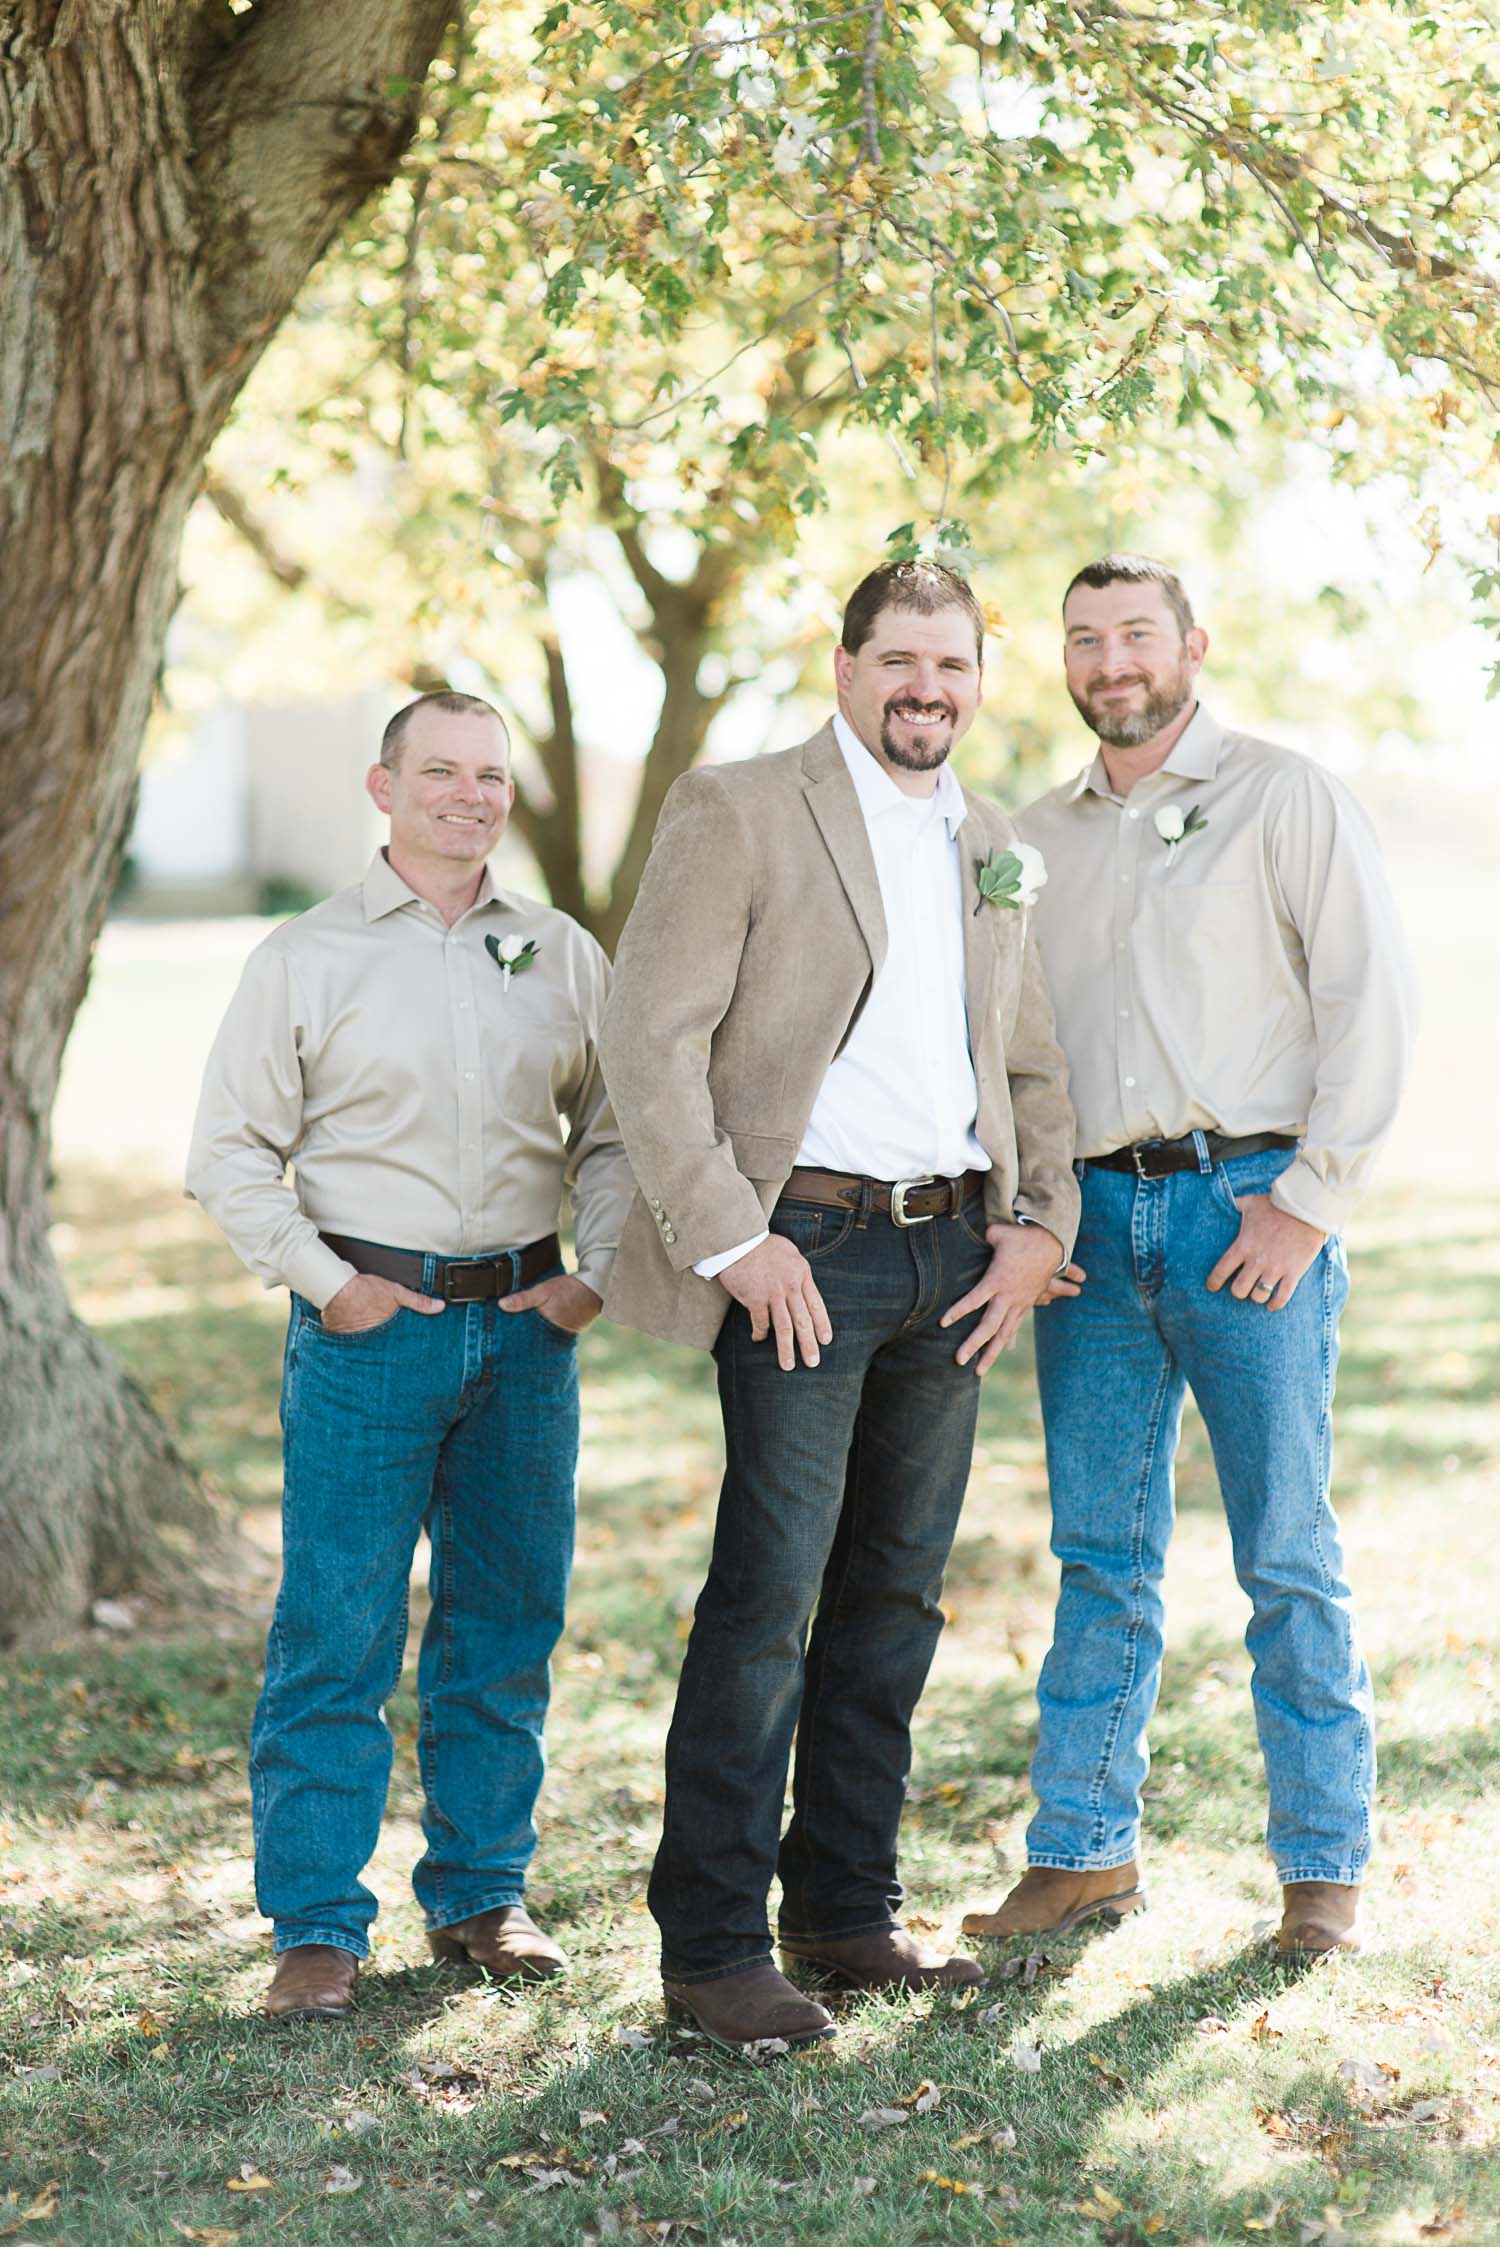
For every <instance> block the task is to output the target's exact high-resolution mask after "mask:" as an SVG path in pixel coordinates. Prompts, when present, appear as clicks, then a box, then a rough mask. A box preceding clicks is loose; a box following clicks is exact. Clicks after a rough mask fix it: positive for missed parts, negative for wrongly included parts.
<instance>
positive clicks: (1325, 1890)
mask: <svg viewBox="0 0 1500 2247" xmlns="http://www.w3.org/2000/svg"><path fill="white" fill-rule="evenodd" d="M1358 1922H1359V1883H1358V1882H1357V1881H1355V1882H1352V1883H1350V1884H1349V1885H1348V1886H1346V1885H1345V1884H1344V1883H1343V1882H1342V1881H1336V1880H1289V1881H1287V1883H1286V1884H1285V1886H1284V1887H1283V1889H1282V1891H1281V1927H1280V1930H1279V1932H1278V1933H1277V1937H1276V1948H1277V1949H1278V1950H1279V1951H1280V1952H1281V1953H1282V1955H1283V1956H1284V1957H1288V1958H1322V1957H1325V1956H1326V1955H1327V1953H1328V1952H1329V1951H1357V1950H1358V1949H1359V1925H1358Z"/></svg>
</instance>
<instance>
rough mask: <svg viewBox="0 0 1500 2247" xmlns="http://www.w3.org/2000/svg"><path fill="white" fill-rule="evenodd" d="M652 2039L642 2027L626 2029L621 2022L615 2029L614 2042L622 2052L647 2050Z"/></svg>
mask: <svg viewBox="0 0 1500 2247" xmlns="http://www.w3.org/2000/svg"><path fill="white" fill-rule="evenodd" d="M652 2041H653V2040H652V2039H651V2038H650V2037H649V2036H648V2035H647V2034H646V2032H645V2030H644V2029H628V2028H626V2027H625V2026H624V2025H623V2023H622V2024H620V2025H619V2026H617V2028H616V2029H615V2042H616V2044H618V2045H619V2046H620V2049H621V2050H622V2051H624V2052H649V2051H650V2049H651V2044H652Z"/></svg>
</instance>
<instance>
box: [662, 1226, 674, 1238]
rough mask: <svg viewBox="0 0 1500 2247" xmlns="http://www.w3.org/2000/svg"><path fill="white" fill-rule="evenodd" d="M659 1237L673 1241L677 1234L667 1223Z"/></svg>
mask: <svg viewBox="0 0 1500 2247" xmlns="http://www.w3.org/2000/svg"><path fill="white" fill-rule="evenodd" d="M661 1237H662V1239H663V1240H664V1241H675V1240H676V1238H677V1235H676V1234H675V1233H674V1232H673V1230H672V1228H671V1226H670V1225H668V1226H667V1228H666V1230H665V1231H664V1232H663V1234H662V1236H661Z"/></svg>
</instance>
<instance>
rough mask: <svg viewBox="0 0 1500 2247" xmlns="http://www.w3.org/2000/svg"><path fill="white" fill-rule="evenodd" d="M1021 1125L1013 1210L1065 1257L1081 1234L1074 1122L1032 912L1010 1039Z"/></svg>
mask: <svg viewBox="0 0 1500 2247" xmlns="http://www.w3.org/2000/svg"><path fill="white" fill-rule="evenodd" d="M1005 1067H1006V1073H1007V1075H1008V1076H1009V1078H1010V1106H1011V1114H1012V1116H1013V1117H1014V1119H1015V1127H1016V1161H1017V1171H1018V1183H1017V1186H1016V1199H1015V1207H1016V1210H1017V1213H1018V1214H1019V1215H1020V1216H1023V1217H1032V1218H1035V1219H1036V1221H1037V1223H1038V1224H1039V1225H1045V1226H1046V1227H1047V1228H1048V1230H1049V1231H1050V1232H1053V1233H1055V1234H1056V1235H1057V1237H1058V1239H1059V1240H1060V1241H1061V1242H1062V1245H1063V1254H1064V1256H1065V1257H1068V1256H1071V1255H1072V1253H1073V1243H1074V1241H1075V1239H1076V1238H1077V1235H1078V1219H1079V1214H1080V1207H1081V1204H1080V1198H1079V1193H1078V1180H1077V1178H1076V1177H1075V1176H1074V1172H1073V1148H1074V1141H1075V1135H1076V1131H1077V1125H1076V1122H1075V1119H1074V1115H1073V1106H1072V1102H1071V1101H1070V1100H1069V1098H1068V1063H1067V1058H1066V1056H1065V1055H1064V1053H1063V1050H1062V1047H1061V1046H1060V1045H1059V1044H1058V1042H1057V1033H1056V1029H1055V1027H1054V1024H1053V1017H1052V994H1051V992H1050V991H1049V990H1048V988H1047V978H1046V976H1045V974H1044V973H1043V970H1042V958H1041V953H1040V950H1039V949H1038V946H1037V940H1036V930H1035V928H1034V927H1033V925H1032V922H1031V916H1030V914H1029V913H1028V914H1027V927H1026V940H1025V954H1024V958H1023V962H1022V968H1021V992H1020V998H1019V1000H1018V1002H1017V1006H1016V1018H1015V1021H1014V1022H1013V1023H1012V1025H1011V1027H1010V1031H1009V1034H1008V1035H1007V1037H1006V1041H1005Z"/></svg>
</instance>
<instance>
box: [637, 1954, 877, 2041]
mask: <svg viewBox="0 0 1500 2247" xmlns="http://www.w3.org/2000/svg"><path fill="white" fill-rule="evenodd" d="M661 1986H662V1998H663V2001H664V2003H665V2005H666V2008H667V2013H668V2016H669V2017H670V2016H672V2015H676V2016H678V2017H680V2016H681V2015H682V2014H684V2013H686V2014H687V2015H688V2017H689V2019H691V2020H693V2021H695V2022H696V2023H697V2025H698V2027H699V2028H700V2029H702V2031H703V2033H704V2035H705V2036H711V2037H712V2038H713V2040H714V2042H715V2043H716V2044H730V2045H745V2044H761V2043H764V2042H765V2041H766V2040H767V2039H768V2038H771V2037H775V2038H778V2039H779V2040H780V2041H781V2042H782V2043H783V2044H816V2043H820V2042H821V2041H823V2040H824V2039H825V2038H827V2037H830V2036H833V2035H835V2034H836V2033H837V2032H836V2029H835V2026H834V2019H833V2015H832V2014H831V2013H830V2012H829V2010H828V2008H827V2006H825V2005H819V2003H818V2002H817V2000H816V1998H812V1997H804V1996H803V1994H802V1992H801V1990H799V1989H795V1988H794V1987H793V1985H792V1984H791V1983H790V1982H789V1981H788V1980H787V1978H786V1976H785V1975H784V1974H778V1973H777V1971H776V1969H775V1967H774V1966H773V1965H772V1964H771V1961H770V1960H769V1959H768V1958H764V1959H760V1960H758V1961H757V1962H756V1964H755V1965H754V1966H747V1967H745V1968H744V1970H743V1971H742V1972H741V1973H738V1974H721V1975H719V1976H718V1977H717V1978H716V1979H715V1980H714V1981H711V1982H674V1981H670V1980H669V1979H668V1978H667V1976H666V1975H663V1976H662V1985H661Z"/></svg>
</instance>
